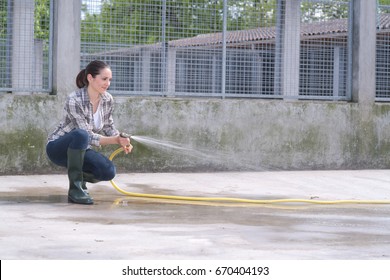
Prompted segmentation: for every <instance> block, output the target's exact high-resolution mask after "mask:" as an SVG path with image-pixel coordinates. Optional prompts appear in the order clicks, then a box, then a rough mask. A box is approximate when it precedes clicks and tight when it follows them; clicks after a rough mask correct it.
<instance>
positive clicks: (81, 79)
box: [76, 60, 110, 88]
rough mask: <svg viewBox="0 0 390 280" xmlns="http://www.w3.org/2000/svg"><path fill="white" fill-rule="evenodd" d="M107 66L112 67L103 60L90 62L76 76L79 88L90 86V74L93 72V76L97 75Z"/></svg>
mask: <svg viewBox="0 0 390 280" xmlns="http://www.w3.org/2000/svg"><path fill="white" fill-rule="evenodd" d="M105 68H110V66H109V65H108V64H107V63H105V62H103V61H101V60H94V61H92V62H90V63H89V64H88V65H87V67H86V68H85V69H83V70H81V71H80V72H79V74H78V75H77V77H76V85H77V87H78V88H83V87H85V86H88V84H89V83H88V79H87V76H88V74H91V75H92V77H93V78H95V77H96V75H99V74H100V71H101V70H102V69H105Z"/></svg>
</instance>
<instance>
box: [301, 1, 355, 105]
mask: <svg viewBox="0 0 390 280" xmlns="http://www.w3.org/2000/svg"><path fill="white" fill-rule="evenodd" d="M348 18H349V1H348V0H344V1H334V0H328V1H324V0H322V1H315V0H306V1H302V4H301V27H300V28H301V38H302V39H301V45H300V59H299V60H300V67H299V73H300V75H299V95H300V97H303V96H304V97H307V98H320V99H322V98H323V99H336V100H337V99H346V98H347V95H348V94H347V80H348V66H347V65H348V53H349V52H348V38H349V33H348V30H349V20H348Z"/></svg>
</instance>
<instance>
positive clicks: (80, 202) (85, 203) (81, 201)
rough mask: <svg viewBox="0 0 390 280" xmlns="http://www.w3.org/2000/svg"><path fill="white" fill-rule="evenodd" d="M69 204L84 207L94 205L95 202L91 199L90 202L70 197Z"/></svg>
mask: <svg viewBox="0 0 390 280" xmlns="http://www.w3.org/2000/svg"><path fill="white" fill-rule="evenodd" d="M68 202H71V203H76V204H84V205H91V204H93V200H92V199H90V200H76V199H73V198H72V197H70V196H68Z"/></svg>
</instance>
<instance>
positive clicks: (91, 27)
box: [81, 0, 349, 99]
mask: <svg viewBox="0 0 390 280" xmlns="http://www.w3.org/2000/svg"><path fill="white" fill-rule="evenodd" d="M82 3H83V11H82V28H81V38H82V48H81V49H82V66H85V65H86V64H87V63H88V62H89V61H90V60H92V59H103V60H106V61H107V62H108V63H109V64H110V65H111V67H112V69H113V70H114V73H113V74H114V75H113V81H112V84H111V89H110V90H111V92H113V93H116V94H132V95H134V94H147V95H153V94H154V95H164V96H165V95H174V96H182V95H191V96H217V97H218V96H220V97H272V98H281V97H283V98H290V97H291V98H324V99H329V98H331V99H343V98H344V99H345V98H346V95H347V86H346V85H347V73H348V68H347V61H348V15H349V9H348V7H349V5H348V3H349V1H348V0H344V1H332V0H321V1H319V0H318V1H314V0H306V1H301V0H291V1H286V0H262V1H259V0H229V1H226V0H225V1H224V0H213V1H210V0H186V1H184V0H182V1H177V0H176V1H174V0H159V1H157V0H145V1H140V0H104V1H103V0H83V1H82Z"/></svg>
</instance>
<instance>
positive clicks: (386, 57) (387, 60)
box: [376, 1, 390, 101]
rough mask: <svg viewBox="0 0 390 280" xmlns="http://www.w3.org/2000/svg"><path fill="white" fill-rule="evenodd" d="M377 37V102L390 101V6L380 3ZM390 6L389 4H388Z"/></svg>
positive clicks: (383, 2)
mask: <svg viewBox="0 0 390 280" xmlns="http://www.w3.org/2000/svg"><path fill="white" fill-rule="evenodd" d="M378 2H379V4H380V5H378V18H377V35H376V100H378V101H390V70H389V69H390V48H389V46H390V36H389V35H390V29H389V26H390V5H386V2H388V1H378ZM388 4H389V3H388Z"/></svg>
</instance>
